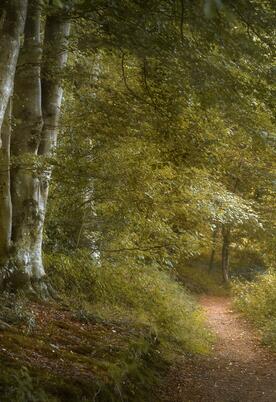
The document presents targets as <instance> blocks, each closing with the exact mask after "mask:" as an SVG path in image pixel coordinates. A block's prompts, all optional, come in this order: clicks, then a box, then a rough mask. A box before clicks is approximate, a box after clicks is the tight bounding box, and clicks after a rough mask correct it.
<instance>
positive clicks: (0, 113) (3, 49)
mask: <svg viewBox="0 0 276 402" xmlns="http://www.w3.org/2000/svg"><path fill="white" fill-rule="evenodd" d="M26 10H27V0H6V1H3V2H2V3H1V8H0V13H1V15H0V266H1V267H2V266H3V265H4V264H5V262H6V259H7V254H8V251H9V246H10V237H11V199H10V172H9V169H10V108H9V107H8V103H9V100H10V98H11V95H12V92H13V83H14V75H15V69H16V65H17V59H18V54H19V48H20V36H21V35H22V33H23V30H24V25H25V18H26ZM2 279H3V271H2V270H1V280H2Z"/></svg>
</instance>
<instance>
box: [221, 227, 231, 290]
mask: <svg viewBox="0 0 276 402" xmlns="http://www.w3.org/2000/svg"><path fill="white" fill-rule="evenodd" d="M229 249H230V229H229V228H225V227H223V228H222V252H221V269H222V277H223V281H224V282H225V283H228V282H229Z"/></svg>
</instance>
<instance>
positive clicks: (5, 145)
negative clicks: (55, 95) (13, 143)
mask: <svg viewBox="0 0 276 402" xmlns="http://www.w3.org/2000/svg"><path fill="white" fill-rule="evenodd" d="M0 136H1V142H2V147H1V148H0V265H1V266H3V265H5V263H6V262H7V260H8V256H9V250H10V241H11V225H12V204H11V193H10V138H11V101H10V102H9V105H8V107H7V108H6V113H5V118H4V122H3V125H2V129H1V132H0Z"/></svg>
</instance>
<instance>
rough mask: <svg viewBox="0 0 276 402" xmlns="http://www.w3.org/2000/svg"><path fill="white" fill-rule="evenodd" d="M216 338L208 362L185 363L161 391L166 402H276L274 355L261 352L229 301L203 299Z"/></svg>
mask: <svg viewBox="0 0 276 402" xmlns="http://www.w3.org/2000/svg"><path fill="white" fill-rule="evenodd" d="M200 302H201V304H202V306H203V308H204V311H205V314H206V317H207V321H208V324H209V326H210V328H211V329H212V331H213V332H214V333H215V334H216V337H217V339H216V341H215V344H214V346H213V351H212V353H211V355H209V356H203V357H202V356H200V357H196V358H195V357H190V358H187V357H185V358H184V359H183V360H182V361H179V363H178V364H177V366H176V367H174V368H173V369H172V370H171V372H170V374H169V378H168V382H167V384H166V386H165V389H163V390H162V394H163V395H164V396H163V399H162V400H163V401H164V402H199V401H200V402H276V355H275V354H272V353H270V352H269V350H266V349H264V348H262V347H261V346H260V340H259V338H258V336H257V334H256V333H255V332H254V331H253V330H252V328H251V327H250V325H249V324H248V323H247V322H246V321H245V320H244V319H243V318H241V317H240V315H239V314H237V313H236V312H234V311H233V310H232V306H231V300H230V298H224V297H213V296H204V297H202V298H201V299H200Z"/></svg>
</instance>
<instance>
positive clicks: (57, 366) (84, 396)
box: [0, 303, 166, 402]
mask: <svg viewBox="0 0 276 402" xmlns="http://www.w3.org/2000/svg"><path fill="white" fill-rule="evenodd" d="M28 308H29V309H30V310H31V312H32V314H33V317H34V319H35V322H36V324H35V327H34V328H33V329H32V330H31V331H30V329H29V327H28V326H27V325H26V323H23V324H20V325H17V326H16V327H15V326H13V327H12V328H11V329H9V330H7V331H1V332H0V393H1V402H2V401H3V402H4V401H9V402H10V401H18V402H28V401H66V402H69V401H72V402H73V401H74V402H77V401H91V402H92V401H137V402H138V401H139V402H141V401H143V400H144V401H147V400H149V399H148V398H149V395H150V392H151V387H152V386H153V385H154V384H155V383H156V381H158V375H160V374H161V373H162V370H164V369H165V368H166V362H165V361H164V360H162V359H161V358H160V352H159V350H158V342H157V341H156V339H154V338H153V337H152V336H151V334H150V333H149V332H148V330H147V328H146V327H145V328H134V327H133V325H132V324H131V323H128V324H129V325H127V323H126V322H125V323H119V322H118V323H115V322H107V321H105V322H104V321H103V322H100V320H96V319H95V320H93V318H92V317H90V319H89V320H88V319H87V320H80V318H79V317H76V314H75V313H74V312H73V311H71V310H70V309H69V308H68V307H60V306H58V305H56V304H39V303H31V304H29V305H28ZM84 321H85V322H84Z"/></svg>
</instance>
